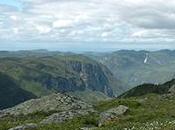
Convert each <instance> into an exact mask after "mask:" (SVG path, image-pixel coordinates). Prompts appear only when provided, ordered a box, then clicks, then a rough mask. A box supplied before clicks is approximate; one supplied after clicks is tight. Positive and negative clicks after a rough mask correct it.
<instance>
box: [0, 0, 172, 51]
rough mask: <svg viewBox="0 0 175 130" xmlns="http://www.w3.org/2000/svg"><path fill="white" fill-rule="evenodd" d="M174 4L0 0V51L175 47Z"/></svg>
mask: <svg viewBox="0 0 175 130" xmlns="http://www.w3.org/2000/svg"><path fill="white" fill-rule="evenodd" d="M174 41H175V0H168V1H165V0H0V50H20V49H50V50H62V51H92V50H93V51H106V50H116V49H147V50H149V49H150V50H154V49H175V43H174Z"/></svg>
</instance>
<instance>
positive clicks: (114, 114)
mask: <svg viewBox="0 0 175 130" xmlns="http://www.w3.org/2000/svg"><path fill="white" fill-rule="evenodd" d="M128 110H129V108H128V107H127V106H124V105H119V106H118V107H116V108H112V109H109V110H107V111H105V112H102V113H101V114H100V120H99V122H98V126H99V127H101V126H103V125H105V124H107V123H108V122H110V121H112V120H115V119H117V118H118V116H121V115H123V114H125V113H126V112H127V111H128Z"/></svg>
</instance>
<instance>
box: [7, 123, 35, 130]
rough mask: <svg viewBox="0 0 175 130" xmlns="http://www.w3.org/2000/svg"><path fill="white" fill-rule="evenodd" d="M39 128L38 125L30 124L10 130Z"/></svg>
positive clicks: (33, 129)
mask: <svg viewBox="0 0 175 130" xmlns="http://www.w3.org/2000/svg"><path fill="white" fill-rule="evenodd" d="M37 127H38V126H37V124H34V123H29V124H25V125H21V126H17V127H14V128H11V129H9V130H37Z"/></svg>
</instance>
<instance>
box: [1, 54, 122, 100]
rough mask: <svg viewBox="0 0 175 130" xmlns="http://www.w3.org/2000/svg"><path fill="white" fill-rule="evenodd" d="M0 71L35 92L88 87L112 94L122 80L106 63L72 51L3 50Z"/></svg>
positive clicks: (68, 90) (84, 88) (70, 90)
mask: <svg viewBox="0 0 175 130" xmlns="http://www.w3.org/2000/svg"><path fill="white" fill-rule="evenodd" d="M8 53H12V52H8ZM13 53H14V52H13ZM22 54H24V55H22ZM42 54H43V56H42ZM0 72H3V73H5V74H7V75H9V76H10V77H12V78H13V79H14V80H15V81H16V82H17V83H18V84H19V85H20V87H21V88H22V89H24V90H26V91H28V92H31V93H33V94H34V95H36V96H43V95H48V94H51V93H53V92H61V93H67V92H76V91H86V90H91V91H94V92H101V93H103V94H105V95H107V96H110V97H112V96H114V94H115V95H119V94H121V93H122V92H123V89H122V83H121V82H120V81H119V80H118V79H116V78H115V77H114V76H113V74H112V73H111V72H110V71H109V69H108V68H107V67H105V66H104V65H102V64H100V63H98V62H96V61H95V60H91V59H90V58H88V57H86V56H83V55H76V54H72V53H59V52H45V51H37V53H36V52H34V53H33V52H32V51H29V52H27V51H24V52H21V51H20V52H15V54H14V56H13V55H11V54H7V55H6V56H4V57H1V58H0ZM113 88H114V89H115V93H113Z"/></svg>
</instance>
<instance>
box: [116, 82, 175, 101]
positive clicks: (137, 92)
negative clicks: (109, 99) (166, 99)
mask: <svg viewBox="0 0 175 130" xmlns="http://www.w3.org/2000/svg"><path fill="white" fill-rule="evenodd" d="M151 93H154V94H168V93H171V94H175V79H173V80H171V81H168V82H166V83H164V84H160V85H156V84H143V85H139V86H137V87H135V88H132V89H131V90H129V91H127V92H125V93H123V94H122V95H120V96H119V97H122V98H127V97H138V96H143V95H146V94H151Z"/></svg>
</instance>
